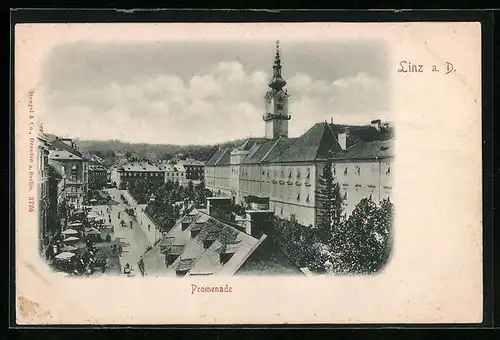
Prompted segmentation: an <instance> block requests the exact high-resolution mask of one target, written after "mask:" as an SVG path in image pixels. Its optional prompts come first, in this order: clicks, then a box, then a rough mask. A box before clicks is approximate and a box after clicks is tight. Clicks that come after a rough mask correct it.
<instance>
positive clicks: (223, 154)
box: [205, 148, 231, 166]
mask: <svg viewBox="0 0 500 340" xmlns="http://www.w3.org/2000/svg"><path fill="white" fill-rule="evenodd" d="M230 151H231V150H230V149H229V148H220V149H218V150H217V151H215V152H214V154H213V155H212V157H210V158H209V160H208V161H207V162H206V163H205V165H208V166H215V165H229V159H230Z"/></svg>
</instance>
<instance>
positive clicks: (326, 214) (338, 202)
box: [316, 161, 343, 242]
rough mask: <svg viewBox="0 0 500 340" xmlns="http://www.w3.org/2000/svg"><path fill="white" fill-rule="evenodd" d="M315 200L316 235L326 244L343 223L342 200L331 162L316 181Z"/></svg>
mask: <svg viewBox="0 0 500 340" xmlns="http://www.w3.org/2000/svg"><path fill="white" fill-rule="evenodd" d="M318 182H319V183H318V184H319V185H318V189H317V192H316V198H317V200H318V202H319V223H318V233H319V237H320V239H321V240H323V241H325V242H327V241H328V240H329V239H330V237H331V234H332V231H333V229H334V228H336V227H340V226H341V224H342V222H343V217H342V216H343V207H342V204H343V200H342V196H341V194H340V186H339V184H338V182H337V181H336V180H335V177H334V176H333V171H332V162H331V161H328V162H327V163H326V165H325V167H324V168H323V173H322V175H321V176H320V177H319V180H318Z"/></svg>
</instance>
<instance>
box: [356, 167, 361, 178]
mask: <svg viewBox="0 0 500 340" xmlns="http://www.w3.org/2000/svg"><path fill="white" fill-rule="evenodd" d="M356 174H358V176H359V175H360V174H361V167H360V166H359V165H358V166H356Z"/></svg>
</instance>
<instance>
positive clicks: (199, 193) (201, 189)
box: [194, 182, 207, 206]
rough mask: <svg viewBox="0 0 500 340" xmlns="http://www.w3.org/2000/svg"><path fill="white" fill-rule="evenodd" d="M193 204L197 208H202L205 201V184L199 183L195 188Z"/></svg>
mask: <svg viewBox="0 0 500 340" xmlns="http://www.w3.org/2000/svg"><path fill="white" fill-rule="evenodd" d="M194 191H195V203H196V205H198V206H204V205H205V204H206V201H207V196H206V194H207V189H205V183H204V182H200V184H198V185H197V186H196V187H195V188H194Z"/></svg>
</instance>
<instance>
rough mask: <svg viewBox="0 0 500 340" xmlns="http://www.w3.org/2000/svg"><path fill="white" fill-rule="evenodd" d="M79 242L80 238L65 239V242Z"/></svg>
mask: <svg viewBox="0 0 500 340" xmlns="http://www.w3.org/2000/svg"><path fill="white" fill-rule="evenodd" d="M78 240H79V238H78V237H74V236H70V237H68V238H65V239H64V240H63V242H74V241H78Z"/></svg>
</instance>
